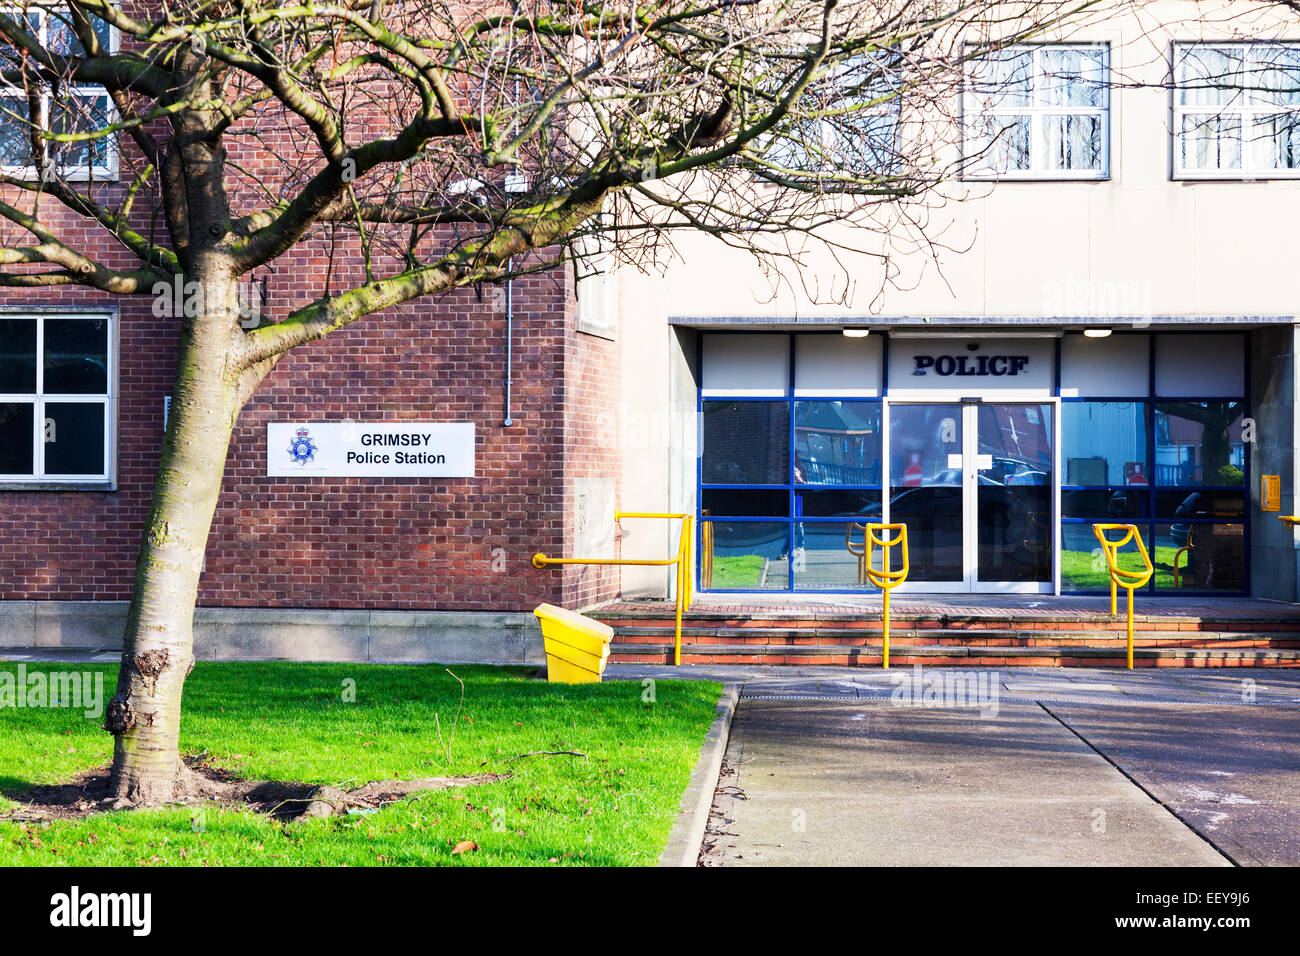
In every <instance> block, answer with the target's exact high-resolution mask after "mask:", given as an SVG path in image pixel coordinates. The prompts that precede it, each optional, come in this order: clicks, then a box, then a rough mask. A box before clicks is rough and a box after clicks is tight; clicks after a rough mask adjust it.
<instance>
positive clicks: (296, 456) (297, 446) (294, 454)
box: [289, 427, 317, 468]
mask: <svg viewBox="0 0 1300 956" xmlns="http://www.w3.org/2000/svg"><path fill="white" fill-rule="evenodd" d="M316 451H317V445H316V441H315V439H313V438H312V437H311V435H310V434H309V433H308V430H307V429H306V428H305V427H303V428H299V429H298V431H297V432H296V433H295V434H294V437H293V439H292V440H291V441H290V442H289V457H290V458H292V459H293V460H294V461H296V462H297V463H298V464H299V465H301V466H302V467H304V468H305V467H306V466H307V462H309V461H315V460H316Z"/></svg>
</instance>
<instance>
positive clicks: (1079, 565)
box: [1061, 522, 1160, 593]
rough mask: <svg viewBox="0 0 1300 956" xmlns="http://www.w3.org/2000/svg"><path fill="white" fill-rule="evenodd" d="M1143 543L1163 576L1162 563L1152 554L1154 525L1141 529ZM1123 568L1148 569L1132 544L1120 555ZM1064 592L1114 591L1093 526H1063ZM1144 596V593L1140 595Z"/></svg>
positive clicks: (1086, 524)
mask: <svg viewBox="0 0 1300 956" xmlns="http://www.w3.org/2000/svg"><path fill="white" fill-rule="evenodd" d="M1138 530H1139V531H1141V533H1142V541H1143V543H1145V544H1146V546H1147V552H1148V553H1149V554H1150V555H1151V560H1152V562H1153V563H1154V564H1155V565H1156V574H1157V575H1159V574H1160V567H1159V564H1160V562H1159V559H1158V557H1157V556H1156V554H1155V552H1154V551H1153V550H1152V547H1151V545H1152V542H1151V540H1150V525H1146V524H1141V525H1138ZM1119 566H1120V567H1121V568H1124V569H1125V570H1128V571H1140V570H1143V569H1144V568H1145V565H1143V563H1142V558H1141V556H1140V555H1139V554H1138V551H1137V548H1136V547H1135V546H1134V545H1133V544H1132V543H1130V544H1128V545H1127V546H1126V547H1125V549H1124V550H1123V551H1121V552H1120V553H1119ZM1061 590H1062V591H1098V592H1107V593H1109V591H1110V570H1109V568H1108V567H1107V565H1106V558H1105V556H1104V555H1103V554H1102V551H1101V546H1100V545H1099V544H1098V543H1097V538H1096V536H1095V535H1094V534H1093V533H1092V522H1062V524H1061ZM1139 593H1141V592H1139Z"/></svg>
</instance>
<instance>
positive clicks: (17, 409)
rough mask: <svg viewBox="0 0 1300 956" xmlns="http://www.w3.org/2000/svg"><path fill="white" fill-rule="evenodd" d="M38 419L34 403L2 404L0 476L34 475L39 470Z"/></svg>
mask: <svg viewBox="0 0 1300 956" xmlns="http://www.w3.org/2000/svg"><path fill="white" fill-rule="evenodd" d="M35 416H36V405H35V403H33V402H6V403H0V475H30V474H32V472H33V471H34V470H35V464H34V456H35V451H36V446H35V442H36V437H35V432H34V431H33V430H32V428H33V423H34V421H35Z"/></svg>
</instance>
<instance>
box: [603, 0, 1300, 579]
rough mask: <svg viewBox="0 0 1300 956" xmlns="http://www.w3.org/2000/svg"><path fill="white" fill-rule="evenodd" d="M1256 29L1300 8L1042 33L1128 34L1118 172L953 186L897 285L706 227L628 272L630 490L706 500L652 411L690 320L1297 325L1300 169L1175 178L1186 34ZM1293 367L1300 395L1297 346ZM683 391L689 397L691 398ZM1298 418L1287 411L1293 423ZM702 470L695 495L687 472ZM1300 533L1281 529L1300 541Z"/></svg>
mask: <svg viewBox="0 0 1300 956" xmlns="http://www.w3.org/2000/svg"><path fill="white" fill-rule="evenodd" d="M1252 37H1257V38H1266V39H1282V40H1294V41H1300V15H1297V14H1295V13H1294V12H1287V11H1286V10H1284V9H1283V5H1282V4H1268V3H1234V4H1215V3H1194V2H1156V3H1137V4H1134V3H1110V4H1105V5H1103V6H1102V7H1100V8H1098V9H1097V10H1095V11H1093V12H1090V13H1089V14H1087V15H1086V16H1084V17H1083V18H1081V19H1080V20H1079V21H1078V22H1077V23H1076V24H1074V25H1071V26H1067V27H1064V28H1062V29H1061V30H1059V31H1056V32H1055V34H1053V35H1050V36H1047V37H1044V39H1045V40H1047V41H1049V42H1050V41H1051V40H1063V41H1070V42H1104V43H1108V44H1109V45H1110V58H1111V59H1110V74H1111V78H1112V82H1113V83H1114V84H1115V85H1114V86H1113V87H1112V90H1111V96H1110V109H1109V116H1110V145H1109V152H1110V165H1109V170H1110V175H1109V178H1108V179H1106V180H1103V181H1088V182H1067V181H1004V182H999V183H996V184H991V183H985V182H954V183H947V184H944V185H942V186H940V187H939V188H938V189H937V191H936V199H939V200H941V201H940V202H937V203H936V208H934V209H933V210H932V211H931V212H930V214H929V216H930V221H929V224H928V228H927V230H926V232H927V234H928V235H930V236H932V237H939V239H940V241H941V242H942V243H943V246H945V247H946V248H938V249H936V250H933V254H932V252H931V251H930V250H926V251H919V250H918V251H915V252H908V251H906V247H907V245H908V242H893V243H891V245H892V246H893V255H892V259H891V265H892V266H893V267H895V268H896V269H897V270H898V273H897V275H896V277H895V278H894V280H893V281H892V282H887V281H885V277H884V273H883V270H882V266H881V264H880V262H879V260H878V259H877V258H875V257H873V256H871V255H866V254H863V255H844V254H841V255H840V257H839V261H838V262H837V261H835V260H834V259H833V258H832V257H831V256H830V255H828V254H826V253H825V252H823V251H820V250H818V249H816V248H812V247H810V248H809V256H808V258H807V260H806V261H805V262H804V263H802V264H801V265H800V266H799V267H798V268H795V267H794V266H793V265H792V264H791V263H789V262H786V263H784V264H778V266H777V277H776V278H774V274H773V270H772V269H771V268H760V266H759V264H758V263H757V262H756V261H755V259H754V258H753V257H752V256H751V255H749V254H747V253H744V252H740V251H736V250H734V249H731V248H728V247H726V246H724V245H723V244H722V243H720V242H718V241H717V240H715V239H713V238H711V237H708V236H704V235H700V234H683V235H682V236H680V237H679V238H678V239H677V240H676V243H675V245H676V250H677V256H676V258H675V259H674V261H673V262H672V263H671V264H670V265H669V266H668V267H667V269H666V271H665V272H664V273H663V274H662V275H654V276H644V275H640V274H625V275H624V276H623V277H622V280H621V285H622V309H623V319H624V321H623V329H624V338H623V346H624V357H625V361H624V410H625V430H626V427H627V426H626V422H631V423H639V424H634V426H633V427H637V428H640V429H642V431H640V432H638V433H639V434H640V433H644V434H646V435H647V436H649V437H648V438H647V440H646V441H644V442H642V443H640V444H634V443H628V444H626V445H625V451H624V473H623V482H622V496H623V504H624V505H625V506H628V505H635V506H636V507H663V508H667V507H670V505H671V506H675V507H688V510H693V509H694V489H693V481H694V474H695V470H694V455H695V451H694V439H693V434H694V432H693V425H692V424H690V423H687V424H684V425H682V426H681V428H679V429H678V432H680V433H681V435H683V436H686V437H689V439H690V440H689V443H688V444H677V445H675V444H674V442H673V440H671V438H670V433H671V432H672V429H668V430H664V429H659V430H657V431H656V430H654V429H652V428H646V427H645V426H646V425H647V423H648V421H649V417H653V416H654V415H656V414H662V412H663V410H664V409H666V408H668V407H670V406H671V405H672V402H670V401H669V395H668V394H667V393H666V391H667V390H671V388H672V387H673V386H672V384H671V383H672V382H673V381H674V379H673V373H674V368H677V369H678V371H680V367H681V366H682V365H683V363H690V362H693V360H694V355H693V354H688V353H689V352H690V346H688V347H687V348H686V349H685V350H683V346H682V342H683V341H685V340H689V338H690V333H689V332H686V333H683V332H681V331H680V330H681V328H682V327H698V328H704V327H711V328H733V329H734V328H752V329H754V330H755V331H759V330H761V329H763V328H773V329H777V328H784V329H790V328H807V327H814V328H816V327H820V328H837V327H842V326H867V327H870V328H872V329H873V330H877V331H880V332H886V331H888V330H889V329H890V328H895V327H898V326H910V327H914V328H915V327H921V328H925V327H942V326H945V325H951V326H954V327H955V328H961V329H965V330H971V329H973V328H979V329H995V328H997V327H999V326H1003V327H1009V326H1023V325H1024V324H1033V325H1040V326H1044V327H1046V328H1054V329H1058V330H1060V329H1080V328H1084V327H1091V326H1098V325H1113V326H1114V327H1116V328H1125V327H1132V326H1133V325H1134V324H1135V323H1136V324H1139V325H1147V324H1150V326H1151V327H1152V328H1156V329H1159V328H1170V327H1188V326H1191V327H1210V326H1226V325H1235V326H1238V327H1241V328H1260V327H1263V326H1281V327H1282V328H1283V329H1284V330H1287V334H1286V335H1284V336H1282V337H1281V338H1280V339H1276V340H1271V341H1286V342H1290V341H1291V340H1292V338H1293V336H1292V335H1291V332H1290V330H1292V329H1293V327H1294V324H1295V321H1296V319H1295V316H1296V315H1297V314H1300V306H1298V304H1297V303H1298V302H1300V295H1298V293H1297V285H1296V278H1295V271H1296V267H1295V245H1294V239H1293V236H1294V227H1293V224H1294V223H1295V222H1296V221H1297V219H1298V218H1300V181H1297V180H1287V179H1271V180H1258V181H1243V180H1215V181H1176V180H1175V179H1174V178H1173V177H1172V175H1171V170H1172V150H1173V145H1174V144H1173V138H1172V136H1171V131H1170V123H1171V102H1172V97H1171V92H1170V89H1169V88H1168V86H1169V82H1170V69H1171V67H1170V63H1171V49H1172V44H1173V43H1175V42H1189V41H1195V40H1206V41H1215V40H1217V41H1240V40H1242V39H1248V38H1252ZM836 238H842V239H844V240H845V241H846V243H847V244H849V245H855V246H858V247H865V248H871V249H876V250H880V249H882V248H884V247H885V244H886V241H885V240H884V239H882V238H881V237H880V236H878V235H873V234H871V233H870V232H868V231H867V230H863V229H852V227H847V226H845V227H840V230H839V233H838V234H837V236H836ZM899 249H903V250H904V251H902V252H900V251H898V250H899ZM674 326H676V327H677V328H678V331H677V332H675V331H674ZM1276 372H1277V374H1278V375H1282V376H1284V377H1286V378H1287V381H1285V382H1284V383H1282V384H1283V386H1284V391H1285V392H1286V395H1287V401H1289V402H1294V395H1295V390H1294V386H1295V382H1294V377H1295V362H1294V361H1287V362H1286V363H1285V365H1284V367H1280V368H1278V369H1277V370H1276ZM1275 384H1276V383H1275ZM678 387H679V388H680V382H679V383H678ZM1270 394H1273V393H1270ZM675 397H676V398H678V399H680V403H679V407H678V411H679V412H682V411H684V409H685V397H684V396H680V395H679V396H675ZM1274 398H1275V396H1274ZM1274 398H1271V399H1270V401H1273V400H1274ZM691 399H692V403H691V405H690V412H691V413H692V414H693V411H694V405H693V396H691ZM666 402H667V403H668V404H666ZM1296 417H1297V416H1295V415H1294V414H1292V415H1291V417H1290V418H1288V420H1287V422H1285V423H1281V422H1279V427H1283V428H1284V429H1286V430H1288V431H1287V434H1288V435H1290V434H1291V432H1292V431H1294V421H1295V419H1296ZM685 440H686V439H685V437H684V438H683V441H685ZM1286 443H1287V442H1283V444H1286ZM1270 465H1271V467H1274V468H1280V470H1282V471H1283V475H1284V493H1285V495H1286V497H1285V498H1284V511H1286V509H1287V508H1290V507H1291V506H1292V505H1291V502H1292V499H1291V494H1292V490H1293V489H1294V488H1295V487H1296V485H1297V482H1300V472H1297V469H1296V462H1295V456H1290V459H1289V460H1287V461H1286V462H1276V461H1273V462H1271V463H1270ZM686 475H689V476H690V477H689V481H690V483H691V488H690V490H689V492H683V489H682V487H681V486H682V485H683V483H684V482H685V481H686V479H685V478H684V477H683V476H686ZM1257 491H1258V489H1251V493H1252V495H1254V494H1255V493H1257ZM1274 523H1275V522H1274ZM1268 534H1269V536H1270V537H1277V533H1276V532H1275V531H1274V529H1272V528H1269V529H1268ZM1285 537H1286V539H1287V541H1286V542H1274V544H1278V543H1281V544H1284V545H1285V544H1286V543H1290V544H1292V545H1293V544H1294V536H1293V535H1291V534H1290V533H1287V534H1286V536H1285ZM628 546H629V544H628V542H627V541H625V543H624V548H625V552H624V553H625V554H627V553H628V551H627V548H628ZM657 546H659V545H657ZM659 547H661V546H659ZM637 554H638V556H639V552H637ZM1292 563H1293V564H1294V562H1292ZM662 580H663V575H661V574H658V573H657V572H656V573H655V574H645V573H643V572H640V571H628V572H626V573H625V575H624V582H625V588H626V590H627V592H628V593H629V594H641V593H650V592H653V591H654V590H655V584H656V582H657V581H662ZM659 593H663V590H662V588H660V590H659ZM1293 593H1294V589H1293Z"/></svg>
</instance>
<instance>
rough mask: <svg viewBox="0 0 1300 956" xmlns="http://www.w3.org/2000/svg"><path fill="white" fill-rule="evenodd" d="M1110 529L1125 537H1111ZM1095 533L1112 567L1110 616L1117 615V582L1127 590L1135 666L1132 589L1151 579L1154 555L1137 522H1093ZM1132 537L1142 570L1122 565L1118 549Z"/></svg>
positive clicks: (1130, 663) (1130, 646) (1130, 665)
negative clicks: (1145, 541)
mask: <svg viewBox="0 0 1300 956" xmlns="http://www.w3.org/2000/svg"><path fill="white" fill-rule="evenodd" d="M1107 531H1122V532H1124V537H1123V538H1121V539H1120V540H1118V541H1111V540H1110V539H1109V538H1107V537H1106V532H1107ZM1092 533H1093V534H1094V535H1095V536H1096V538H1097V540H1098V541H1099V542H1101V550H1102V553H1104V554H1105V555H1106V565H1107V567H1108V568H1109V569H1110V613H1111V617H1114V616H1115V589H1116V586H1118V587H1122V588H1124V589H1125V590H1126V591H1128V619H1127V620H1128V654H1127V660H1128V669H1129V670H1132V669H1133V591H1134V589H1136V588H1140V587H1143V586H1145V585H1146V583H1147V582H1148V581H1150V580H1151V575H1152V574H1154V573H1155V568H1154V567H1153V566H1152V564H1151V558H1150V557H1149V556H1148V555H1147V547H1146V545H1145V544H1143V543H1142V535H1141V534H1140V533H1138V529H1137V525H1135V524H1094V525H1093V526H1092ZM1130 541H1133V542H1135V543H1136V544H1137V549H1138V554H1140V555H1141V556H1142V564H1143V569H1142V570H1141V571H1128V570H1125V569H1124V568H1121V567H1120V566H1119V549H1120V548H1122V547H1124V545H1126V544H1128V543H1129V542H1130Z"/></svg>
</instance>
